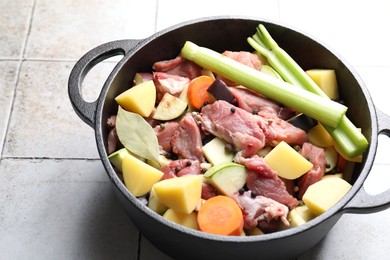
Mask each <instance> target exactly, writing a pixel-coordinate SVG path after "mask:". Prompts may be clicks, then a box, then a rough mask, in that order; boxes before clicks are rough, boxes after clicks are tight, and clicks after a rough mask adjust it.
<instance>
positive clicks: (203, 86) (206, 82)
mask: <svg viewBox="0 0 390 260" xmlns="http://www.w3.org/2000/svg"><path fill="white" fill-rule="evenodd" d="M213 82H214V79H213V78H211V77H209V76H199V77H197V78H194V79H193V80H191V81H190V83H189V84H188V90H187V95H188V100H189V102H190V104H191V106H193V107H194V108H196V109H200V108H201V107H202V106H203V105H204V104H205V103H206V102H207V103H210V98H209V95H208V93H207V89H208V88H209V87H210V85H211V84H213Z"/></svg>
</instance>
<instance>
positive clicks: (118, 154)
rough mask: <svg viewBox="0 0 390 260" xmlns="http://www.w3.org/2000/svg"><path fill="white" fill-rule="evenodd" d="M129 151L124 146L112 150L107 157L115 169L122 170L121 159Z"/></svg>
mask: <svg viewBox="0 0 390 260" xmlns="http://www.w3.org/2000/svg"><path fill="white" fill-rule="evenodd" d="M128 153H129V151H128V150H127V149H126V148H122V149H120V150H118V151H115V152H113V153H112V154H110V155H109V156H108V159H109V160H110V162H111V163H112V165H114V167H115V169H117V170H118V171H120V172H122V161H123V158H124V157H125V156H126V154H128Z"/></svg>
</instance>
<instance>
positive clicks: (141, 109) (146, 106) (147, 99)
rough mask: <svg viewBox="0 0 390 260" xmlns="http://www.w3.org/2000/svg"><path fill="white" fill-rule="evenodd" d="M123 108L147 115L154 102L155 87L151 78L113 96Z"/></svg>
mask: <svg viewBox="0 0 390 260" xmlns="http://www.w3.org/2000/svg"><path fill="white" fill-rule="evenodd" d="M115 101H116V102H117V103H118V105H120V106H121V107H122V108H123V109H125V110H127V111H129V112H133V113H137V114H139V115H141V116H143V117H148V116H150V114H151V113H152V111H153V109H154V105H155V103H156V87H155V85H154V83H153V80H150V81H146V82H143V83H140V84H138V85H135V86H133V87H132V88H130V89H128V90H126V91H125V92H123V93H121V94H120V95H118V96H117V97H116V98H115Z"/></svg>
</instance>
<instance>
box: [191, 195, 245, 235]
mask: <svg viewBox="0 0 390 260" xmlns="http://www.w3.org/2000/svg"><path fill="white" fill-rule="evenodd" d="M197 219H198V225H199V229H200V230H201V231H203V232H206V233H210V234H215V235H227V236H239V235H241V233H242V230H243V226H244V218H243V215H242V211H241V209H240V207H239V206H238V204H237V203H236V202H235V201H234V200H233V199H232V198H230V197H227V196H223V195H218V196H215V197H212V198H210V199H208V200H206V201H205V202H204V203H203V204H202V206H201V208H200V210H199V212H198V217H197Z"/></svg>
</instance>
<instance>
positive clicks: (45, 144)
mask: <svg viewBox="0 0 390 260" xmlns="http://www.w3.org/2000/svg"><path fill="white" fill-rule="evenodd" d="M67 2H69V3H67ZM389 13H390V2H388V1H387V0H382V1H378V0H371V1H339V0H328V1H310V0H298V1H289V0H279V1H272V0H267V1H265V0H256V1H253V0H241V1H209V0H208V1H205V0H198V1H192V2H189V1H179V0H171V1H163V0H146V1H125V0H120V1H103V0H95V1H94V0H86V1H59V0H16V1H15V0H0V93H1V94H0V151H1V161H0V259H145V260H146V259H170V258H169V257H167V256H165V255H164V254H162V253H161V252H160V251H159V250H157V249H156V248H155V247H154V246H153V245H151V244H150V243H149V242H148V241H147V240H146V239H144V238H143V237H142V235H140V234H139V232H138V230H137V228H136V227H135V226H134V225H133V224H132V223H131V222H130V221H129V219H128V217H127V215H126V214H125V212H124V210H123V209H122V207H121V205H119V202H118V201H117V199H116V197H115V196H114V193H113V190H112V188H111V184H110V182H109V180H108V178H107V177H106V175H105V171H104V169H103V167H102V165H101V163H100V161H99V156H98V153H97V149H96V144H95V140H94V133H93V130H92V129H91V128H90V127H88V126H87V125H85V124H84V123H83V122H82V121H81V120H80V119H79V118H78V117H77V116H76V114H75V113H74V111H73V110H72V108H71V105H70V102H69V99H68V96H67V80H68V76H69V73H70V70H71V69H72V67H73V66H74V64H75V62H76V61H77V60H78V59H79V58H80V57H81V55H83V54H84V53H85V52H87V51H88V50H90V49H92V48H93V47H95V46H97V45H99V44H101V43H105V42H108V41H111V40H117V39H142V38H146V37H148V36H150V35H152V34H153V33H155V32H156V31H159V30H161V29H164V28H166V27H168V26H171V25H173V24H176V23H178V22H182V21H185V20H189V19H193V18H198V17H202V16H211V15H246V16H256V17H262V18H266V19H272V20H275V21H280V22H282V23H285V24H288V25H291V26H294V27H296V28H300V29H301V30H303V31H305V32H308V33H309V34H311V35H312V36H314V37H317V38H318V39H320V40H321V41H322V42H324V43H326V44H328V45H330V46H332V47H333V49H334V50H336V51H337V52H339V53H342V54H343V56H344V57H345V58H346V59H347V60H348V61H349V62H350V64H352V65H353V66H354V67H355V68H356V70H357V71H358V72H359V74H360V76H361V77H362V79H363V80H364V81H365V83H366V85H367V87H368V89H369V91H370V93H371V95H372V97H373V99H374V102H375V104H376V105H377V107H378V108H379V109H381V110H382V111H384V112H385V113H387V114H389V115H390V105H389V102H388V98H389V95H388V94H386V91H387V89H388V88H389V87H390V83H389V80H388V75H390V40H389V37H388V33H387V31H388V25H389V24H390V16H389ZM114 65H115V61H113V60H110V61H106V62H103V63H101V64H99V65H98V66H97V67H96V68H94V69H93V70H92V71H91V73H90V74H88V77H87V79H86V82H85V84H84V85H85V87H84V92H85V94H86V97H87V99H89V100H94V98H96V97H97V95H98V92H99V90H100V86H102V84H103V82H104V79H105V78H106V77H107V75H108V73H109V71H110V69H111V68H112V67H113V66H114ZM389 144H390V142H389V140H388V138H386V137H381V138H380V144H379V151H378V155H377V159H376V161H375V164H374V167H373V170H372V172H371V174H370V177H369V179H368V180H367V181H366V189H367V190H368V191H369V192H372V193H378V192H382V191H384V190H386V189H388V188H389V187H390V177H389V176H390V175H389V170H390V160H389V156H388V154H389V151H390V145H389ZM389 236H390V210H385V211H383V212H380V213H375V214H370V215H344V216H343V217H342V218H341V220H340V221H339V222H338V224H336V226H335V227H334V228H333V229H332V230H331V231H330V233H329V235H328V236H327V237H326V238H325V239H324V240H323V241H322V242H321V243H320V244H318V246H316V247H315V248H313V249H312V250H310V251H309V252H307V253H305V254H304V255H303V256H301V257H299V259H302V260H303V259H388V258H389V255H390V247H389V246H387V245H388V242H387V238H388V237H389Z"/></svg>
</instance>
